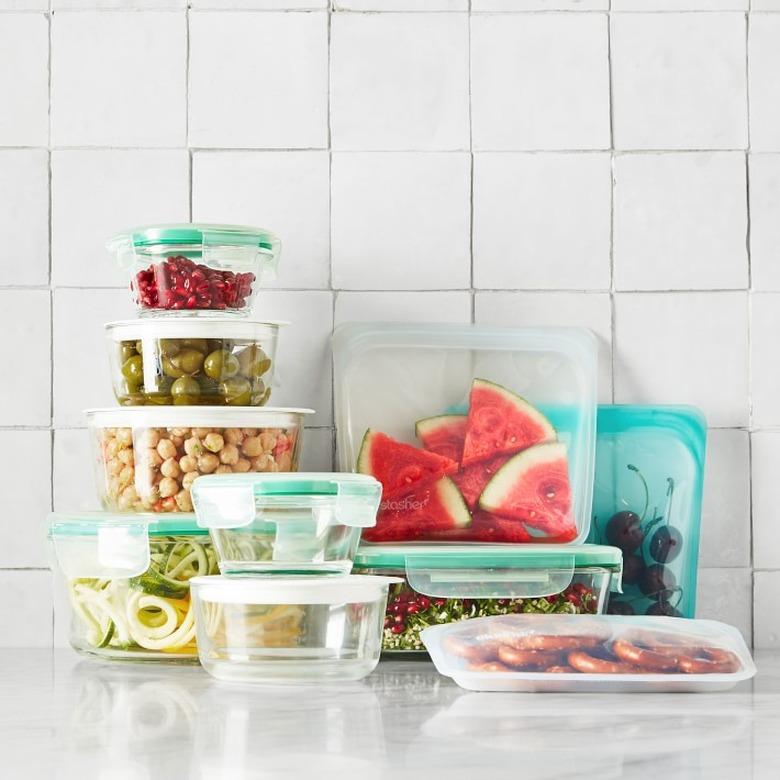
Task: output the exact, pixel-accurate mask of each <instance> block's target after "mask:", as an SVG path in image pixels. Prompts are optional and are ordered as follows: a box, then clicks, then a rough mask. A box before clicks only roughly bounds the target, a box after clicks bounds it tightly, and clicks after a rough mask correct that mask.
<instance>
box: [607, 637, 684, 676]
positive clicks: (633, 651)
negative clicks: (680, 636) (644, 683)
mask: <svg viewBox="0 0 780 780" xmlns="http://www.w3.org/2000/svg"><path fill="white" fill-rule="evenodd" d="M612 652H613V653H614V654H615V655H616V656H617V657H618V658H619V659H620V660H621V661H624V662H625V663H627V664H631V665H632V666H635V667H641V669H642V670H643V671H644V670H646V671H651V672H675V671H677V669H678V664H679V656H680V650H677V652H676V653H674V654H671V653H670V654H667V653H657V652H655V651H654V650H646V649H644V648H641V647H639V646H638V645H635V644H632V643H631V642H627V641H626V640H625V639H616V640H615V641H614V642H613V643H612Z"/></svg>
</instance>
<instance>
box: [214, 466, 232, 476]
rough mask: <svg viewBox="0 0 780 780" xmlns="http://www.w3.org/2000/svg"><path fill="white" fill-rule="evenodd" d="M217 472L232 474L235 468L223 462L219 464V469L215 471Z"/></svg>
mask: <svg viewBox="0 0 780 780" xmlns="http://www.w3.org/2000/svg"><path fill="white" fill-rule="evenodd" d="M214 473H215V474H232V473H233V469H232V468H231V467H230V466H225V465H224V464H222V465H221V466H217V470H216V471H215V472H214Z"/></svg>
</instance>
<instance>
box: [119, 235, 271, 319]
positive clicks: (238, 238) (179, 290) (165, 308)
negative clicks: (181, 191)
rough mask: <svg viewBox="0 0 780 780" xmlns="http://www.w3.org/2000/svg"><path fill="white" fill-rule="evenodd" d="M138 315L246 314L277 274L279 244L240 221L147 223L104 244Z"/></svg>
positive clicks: (269, 236)
mask: <svg viewBox="0 0 780 780" xmlns="http://www.w3.org/2000/svg"><path fill="white" fill-rule="evenodd" d="M107 246H108V249H109V251H110V252H111V253H112V254H113V255H114V257H115V258H116V261H117V263H118V264H119V266H120V267H121V268H123V269H125V270H126V272H127V274H128V276H129V281H130V290H131V292H132V294H133V300H134V301H135V304H136V306H138V309H139V312H140V314H141V315H147V314H151V315H157V314H161V313H164V312H173V313H174V314H178V315H182V314H200V315H203V314H216V315H220V314H224V313H225V312H229V313H234V314H246V313H248V312H249V311H251V309H252V303H253V301H254V298H255V295H256V294H257V290H258V287H260V285H261V284H262V283H263V281H265V280H266V279H269V278H270V279H273V278H275V276H276V267H277V263H278V260H279V251H280V248H281V243H280V241H279V239H278V238H277V237H276V236H275V235H274V234H273V233H270V232H268V231H267V230H263V229H262V228H256V227H248V226H245V225H207V224H174V225H146V226H143V227H138V228H134V229H132V230H127V231H124V232H122V233H119V234H117V235H116V236H114V237H113V238H112V239H111V240H110V241H109V242H108V244H107Z"/></svg>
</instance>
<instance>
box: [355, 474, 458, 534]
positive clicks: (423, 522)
mask: <svg viewBox="0 0 780 780" xmlns="http://www.w3.org/2000/svg"><path fill="white" fill-rule="evenodd" d="M470 523H471V515H470V514H469V510H468V507H467V506H466V504H465V503H464V501H463V497H462V496H461V494H460V491H459V490H458V488H457V487H456V486H455V483H454V482H453V481H452V480H451V479H449V478H447V477H444V478H442V479H440V480H439V481H438V482H434V484H433V485H429V486H428V487H427V488H423V489H421V490H416V491H414V492H413V493H410V494H408V495H406V496H399V497H396V498H391V499H387V498H385V499H383V500H382V504H381V506H380V508H379V513H378V514H377V518H376V525H375V526H374V527H373V528H364V529H363V535H362V538H363V539H364V540H365V541H367V542H409V541H415V540H428V539H431V538H435V536H436V533H437V532H443V531H448V530H453V529H454V530H457V529H461V528H464V527H466V526H468V525H469V524H470Z"/></svg>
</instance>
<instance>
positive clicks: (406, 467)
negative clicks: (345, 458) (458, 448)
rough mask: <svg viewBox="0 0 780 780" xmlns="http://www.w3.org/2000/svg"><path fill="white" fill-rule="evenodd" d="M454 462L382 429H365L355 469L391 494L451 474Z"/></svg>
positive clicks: (383, 495) (387, 495)
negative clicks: (381, 431) (401, 439)
mask: <svg viewBox="0 0 780 780" xmlns="http://www.w3.org/2000/svg"><path fill="white" fill-rule="evenodd" d="M457 468H458V464H457V463H456V462H455V461H454V460H451V459H450V458H445V457H444V456H442V455H437V454H436V453H435V452H426V451H425V450H420V449H417V447H412V445H411V444H404V443H403V442H400V441H396V440H395V439H393V438H391V437H390V436H388V435H387V434H385V433H380V432H379V431H374V430H371V429H370V428H369V429H368V430H367V431H366V433H365V436H364V437H363V443H362V444H361V446H360V452H359V453H358V462H357V470H358V472H360V473H361V474H370V475H371V476H373V477H375V478H376V479H378V480H379V481H380V482H381V483H382V497H383V498H391V497H392V496H397V495H401V494H403V493H407V492H409V491H412V490H416V489H418V488H421V487H423V486H424V485H427V484H429V483H431V482H435V481H436V480H438V479H441V478H442V477H443V476H445V475H446V474H452V473H453V472H455V471H456V470H457Z"/></svg>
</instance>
